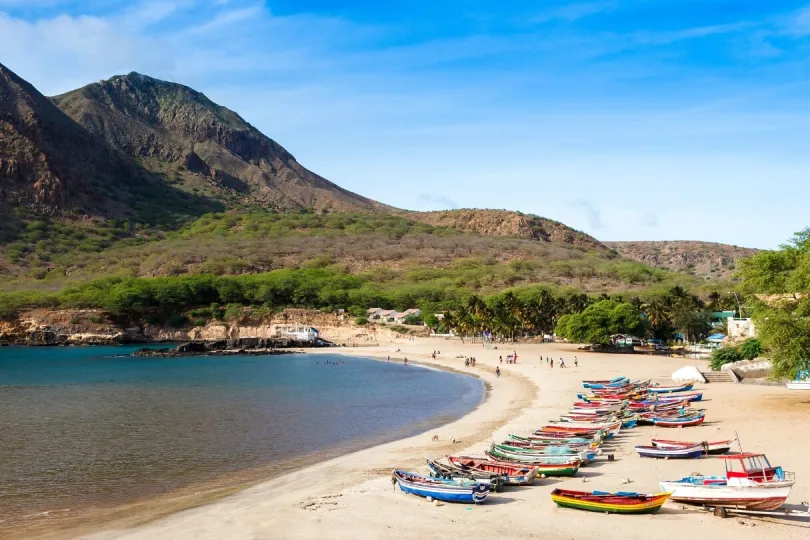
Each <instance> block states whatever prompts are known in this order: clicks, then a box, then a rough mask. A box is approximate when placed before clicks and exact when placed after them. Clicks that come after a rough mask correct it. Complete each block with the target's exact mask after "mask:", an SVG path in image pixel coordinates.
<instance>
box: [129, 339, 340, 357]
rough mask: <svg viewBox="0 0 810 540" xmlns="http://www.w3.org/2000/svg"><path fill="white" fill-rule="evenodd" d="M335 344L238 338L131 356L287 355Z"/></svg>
mask: <svg viewBox="0 0 810 540" xmlns="http://www.w3.org/2000/svg"><path fill="white" fill-rule="evenodd" d="M334 346H335V344H334V343H332V342H330V341H326V340H323V339H319V340H317V341H315V342H311V341H298V340H294V339H287V338H239V339H227V340H225V339H223V340H218V341H189V342H186V343H181V344H180V345H178V346H177V347H175V348H173V349H150V348H145V349H138V350H137V351H135V352H134V353H132V354H133V356H158V357H162V358H171V357H175V356H234V355H256V356H258V355H268V354H288V353H290V352H293V351H290V350H289V349H293V348H302V347H334Z"/></svg>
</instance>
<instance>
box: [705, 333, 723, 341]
mask: <svg viewBox="0 0 810 540" xmlns="http://www.w3.org/2000/svg"><path fill="white" fill-rule="evenodd" d="M724 339H726V336H725V335H724V334H712V335H710V336H709V337H707V338H706V341H723V340H724Z"/></svg>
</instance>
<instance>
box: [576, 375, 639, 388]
mask: <svg viewBox="0 0 810 540" xmlns="http://www.w3.org/2000/svg"><path fill="white" fill-rule="evenodd" d="M627 383H628V379H627V377H616V378H615V379H611V380H609V381H582V386H583V387H584V388H590V389H602V388H612V387H619V386H625V385H627Z"/></svg>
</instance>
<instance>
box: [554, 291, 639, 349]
mask: <svg viewBox="0 0 810 540" xmlns="http://www.w3.org/2000/svg"><path fill="white" fill-rule="evenodd" d="M645 327H646V323H645V321H644V318H643V317H642V315H641V312H640V311H639V309H638V308H637V307H636V306H634V305H633V304H630V303H627V302H620V301H618V300H602V301H600V302H597V303H595V304H592V305H590V306H588V307H587V308H585V310H584V311H583V312H582V313H577V314H569V315H563V316H562V317H560V320H559V321H558V322H557V328H556V333H557V335H558V336H560V337H563V338H566V339H568V340H569V341H573V342H576V343H600V344H608V343H610V336H612V335H613V334H632V335H636V336H643V335H644V331H645Z"/></svg>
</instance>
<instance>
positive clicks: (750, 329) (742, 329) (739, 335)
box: [728, 318, 757, 339]
mask: <svg viewBox="0 0 810 540" xmlns="http://www.w3.org/2000/svg"><path fill="white" fill-rule="evenodd" d="M756 336H757V329H756V328H755V327H754V321H753V320H751V319H736V318H735V319H728V337H729V338H730V339H748V338H752V337H756Z"/></svg>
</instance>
